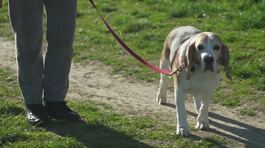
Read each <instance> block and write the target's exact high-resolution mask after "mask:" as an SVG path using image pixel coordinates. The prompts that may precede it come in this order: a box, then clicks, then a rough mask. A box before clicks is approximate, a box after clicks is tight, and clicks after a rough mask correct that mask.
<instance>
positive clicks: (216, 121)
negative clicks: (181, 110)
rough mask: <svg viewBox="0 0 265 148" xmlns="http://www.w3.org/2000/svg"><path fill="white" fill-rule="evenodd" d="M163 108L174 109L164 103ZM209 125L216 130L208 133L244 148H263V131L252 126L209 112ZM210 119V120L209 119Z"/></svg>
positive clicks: (191, 113) (264, 137)
mask: <svg viewBox="0 0 265 148" xmlns="http://www.w3.org/2000/svg"><path fill="white" fill-rule="evenodd" d="M163 105H164V106H167V107H171V108H176V106H175V105H174V104H170V103H166V104H163ZM187 113H188V114H189V115H191V116H193V117H195V118H196V117H197V114H196V113H193V112H191V111H187ZM209 118H210V119H209V122H210V125H212V126H214V127H216V128H217V129H221V130H223V131H225V132H222V131H221V130H216V129H213V128H211V129H210V130H209V132H211V133H215V134H218V135H221V136H223V137H227V138H230V139H233V140H236V141H238V142H241V143H243V144H245V146H246V147H249V148H252V147H264V146H265V129H261V128H257V127H254V126H252V125H248V124H246V123H243V122H240V121H237V120H234V119H231V118H228V117H225V116H222V115H219V114H216V113H213V112H210V113H209ZM211 118H212V119H211Z"/></svg>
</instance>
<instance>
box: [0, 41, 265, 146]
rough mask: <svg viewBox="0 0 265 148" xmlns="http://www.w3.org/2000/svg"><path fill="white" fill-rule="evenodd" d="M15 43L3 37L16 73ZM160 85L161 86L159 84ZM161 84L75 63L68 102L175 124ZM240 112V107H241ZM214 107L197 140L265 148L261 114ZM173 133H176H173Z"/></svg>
mask: <svg viewBox="0 0 265 148" xmlns="http://www.w3.org/2000/svg"><path fill="white" fill-rule="evenodd" d="M14 47H15V46H14V42H13V41H8V40H6V39H5V38H1V37H0V66H1V67H10V68H12V69H13V70H16V60H15V49H14ZM157 83H158V82H157ZM157 87H158V84H154V83H143V82H139V81H137V80H133V79H126V78H124V77H122V76H121V75H111V68H110V67H107V66H105V65H103V64H101V63H100V62H94V61H87V62H86V63H82V64H80V63H74V64H73V67H72V71H71V86H70V90H69V93H68V98H73V99H89V100H92V101H97V102H100V103H106V104H109V105H111V106H112V107H113V108H114V109H115V111H117V112H119V113H122V114H124V115H126V116H145V115H148V116H150V117H152V118H154V119H155V120H157V121H162V122H164V123H167V124H171V125H174V124H175V110H174V105H173V104H174V100H173V93H172V92H169V96H168V98H169V99H168V101H169V104H168V105H167V106H161V105H158V103H156V101H155V95H156V91H157ZM186 104H187V105H186V107H187V110H188V114H189V117H188V119H189V123H190V125H191V126H194V125H195V122H196V114H195V113H194V109H193V107H194V105H193V103H192V101H191V100H190V99H188V100H187V103H186ZM239 108H240V107H239ZM239 108H237V109H228V108H226V107H223V106H220V105H216V104H212V105H211V109H210V110H211V111H212V112H211V113H210V123H211V130H210V131H208V132H204V131H196V132H193V134H195V135H196V136H197V137H205V136H209V135H213V134H214V135H221V136H223V137H224V138H225V139H226V140H227V141H228V146H229V147H265V116H264V113H262V112H258V113H257V115H256V116H254V117H246V116H241V115H239V112H238V109H239ZM172 132H173V131H172Z"/></svg>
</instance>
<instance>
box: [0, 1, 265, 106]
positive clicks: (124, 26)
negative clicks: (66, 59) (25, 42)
mask: <svg viewBox="0 0 265 148" xmlns="http://www.w3.org/2000/svg"><path fill="white" fill-rule="evenodd" d="M97 5H98V6H99V9H100V10H101V11H102V13H103V15H104V16H105V17H106V19H107V20H108V21H109V23H110V24H111V25H112V26H113V28H114V29H115V30H116V32H117V33H118V34H119V35H120V36H121V37H122V38H123V39H124V40H125V41H126V43H127V44H128V45H129V46H130V47H132V49H134V50H135V51H136V52H137V53H138V54H139V55H141V56H142V57H144V58H145V59H147V60H149V61H151V62H152V63H154V64H156V65H158V62H159V57H160V53H161V50H162V45H163V42H164V39H165V37H166V36H167V34H168V33H169V31H170V30H171V29H173V28H174V27H176V26H183V25H193V26H196V27H198V28H200V29H202V30H205V31H214V32H217V33H218V34H220V36H221V38H222V39H223V40H224V42H225V43H226V44H227V45H228V46H229V47H230V50H231V67H232V76H233V81H228V80H227V79H225V78H224V80H223V82H222V84H221V85H220V87H219V88H218V89H217V91H216V93H215V95H214V100H213V102H215V103H220V104H222V105H224V106H230V107H234V106H239V105H241V104H242V103H244V102H253V101H254V102H257V103H258V104H260V106H262V107H261V108H262V110H263V111H264V110H265V108H264V107H265V62H264V57H265V43H264V39H265V32H264V29H265V13H263V10H264V9H265V1H264V0H236V1H228V0H212V1H209V0H201V1H195V0H186V1H182V0H167V1H161V0H126V1H123V0H116V1H111V0H102V1H98V2H97ZM6 11H7V4H5V6H4V9H3V10H0V12H1V13H0V33H1V35H3V36H10V35H11V31H7V30H10V29H8V28H10V27H8V17H7V13H6ZM77 16H78V19H77V28H76V38H75V54H74V60H75V62H84V61H86V60H98V61H101V62H103V63H105V64H107V65H111V66H112V67H113V73H118V74H122V75H124V76H132V77H135V78H137V79H139V80H143V81H151V82H154V81H155V82H158V81H157V80H158V78H159V75H158V74H156V73H154V72H152V71H150V70H149V69H148V68H146V67H145V66H143V65H141V64H140V63H139V62H137V61H136V60H134V59H133V58H132V57H130V56H129V55H128V54H126V52H124V51H123V50H122V49H121V47H120V46H119V45H118V44H117V42H116V41H115V40H114V39H113V37H112V36H111V35H110V33H108V32H107V30H106V28H105V27H104V25H103V23H102V22H101V21H100V19H99V17H98V16H97V14H96V12H95V10H94V9H93V8H92V7H91V5H90V4H89V2H88V1H85V0H80V1H78V14H77Z"/></svg>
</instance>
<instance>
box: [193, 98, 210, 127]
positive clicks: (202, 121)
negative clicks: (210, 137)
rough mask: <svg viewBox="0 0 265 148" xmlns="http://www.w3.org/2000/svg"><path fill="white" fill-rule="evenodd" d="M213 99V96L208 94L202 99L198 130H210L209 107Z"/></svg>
mask: <svg viewBox="0 0 265 148" xmlns="http://www.w3.org/2000/svg"><path fill="white" fill-rule="evenodd" d="M211 98H212V95H211V94H207V95H205V96H204V97H203V98H202V99H201V107H200V110H199V114H198V117H197V125H196V128H197V129H200V130H206V129H208V128H209V120H208V114H209V105H210V103H211Z"/></svg>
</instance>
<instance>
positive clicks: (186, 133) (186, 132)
mask: <svg viewBox="0 0 265 148" xmlns="http://www.w3.org/2000/svg"><path fill="white" fill-rule="evenodd" d="M176 134H177V135H180V136H183V137H187V136H189V135H190V131H189V129H188V128H177V133H176Z"/></svg>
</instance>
